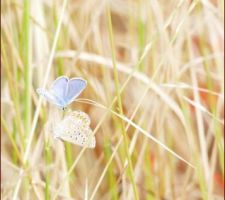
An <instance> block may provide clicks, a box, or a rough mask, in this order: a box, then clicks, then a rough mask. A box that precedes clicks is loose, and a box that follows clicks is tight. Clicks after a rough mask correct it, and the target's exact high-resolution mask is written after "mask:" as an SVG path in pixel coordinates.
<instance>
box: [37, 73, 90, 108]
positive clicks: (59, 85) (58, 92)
mask: <svg viewBox="0 0 225 200" xmlns="http://www.w3.org/2000/svg"><path fill="white" fill-rule="evenodd" d="M86 86H87V81H86V80H84V79H82V78H71V79H69V78H68V77H66V76H60V77H58V78H57V79H56V80H55V81H54V82H53V83H52V86H51V87H50V90H46V89H44V88H38V89H37V93H38V94H39V95H41V96H43V97H44V98H45V99H46V100H47V101H49V102H50V103H53V104H55V105H57V106H59V107H60V108H62V109H64V108H65V107H66V106H67V105H69V104H70V103H71V102H73V101H74V100H75V99H76V98H77V97H78V96H79V95H80V94H81V92H82V91H83V90H84V89H85V88H86Z"/></svg>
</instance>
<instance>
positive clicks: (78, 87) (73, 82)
mask: <svg viewBox="0 0 225 200" xmlns="http://www.w3.org/2000/svg"><path fill="white" fill-rule="evenodd" d="M86 86H87V81H85V80H84V79H82V78H72V79H70V80H69V82H68V87H67V92H66V101H67V104H69V103H71V102H72V101H74V100H75V99H76V98H77V97H78V96H79V95H80V94H81V92H82V91H83V90H84V89H85V88H86Z"/></svg>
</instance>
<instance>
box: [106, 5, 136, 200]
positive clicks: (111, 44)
mask: <svg viewBox="0 0 225 200" xmlns="http://www.w3.org/2000/svg"><path fill="white" fill-rule="evenodd" d="M107 18H108V28H109V38H110V46H111V52H112V62H113V69H114V70H113V72H114V79H115V82H114V83H115V87H116V93H117V98H118V107H119V113H120V114H121V115H123V106H122V99H121V96H120V92H119V91H120V83H119V78H118V71H117V67H116V57H115V47H114V38H113V30H112V21H111V13H110V8H109V5H107ZM121 127H122V130H121V131H122V134H123V137H124V151H125V154H126V157H127V159H128V165H129V166H128V173H129V177H130V179H131V182H132V186H133V192H134V196H135V199H136V200H137V199H139V195H138V191H137V188H136V184H135V180H134V172H133V166H132V161H131V158H130V155H129V152H128V139H127V134H126V130H125V126H124V122H123V120H121Z"/></svg>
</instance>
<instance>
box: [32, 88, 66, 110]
mask: <svg viewBox="0 0 225 200" xmlns="http://www.w3.org/2000/svg"><path fill="white" fill-rule="evenodd" d="M36 91H37V93H38V94H39V95H41V96H42V97H44V98H45V99H46V100H47V101H48V102H50V103H53V104H55V105H57V106H60V107H62V105H61V102H60V100H59V99H58V98H57V97H56V96H55V95H53V94H52V93H51V92H49V91H47V90H45V89H43V88H38V89H37V90H36Z"/></svg>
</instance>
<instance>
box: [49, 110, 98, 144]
mask: <svg viewBox="0 0 225 200" xmlns="http://www.w3.org/2000/svg"><path fill="white" fill-rule="evenodd" d="M53 132H54V135H55V137H56V138H59V139H61V140H64V141H67V142H71V143H73V144H77V145H80V146H83V147H88V148H94V147H95V143H96V141H95V137H94V135H93V132H92V130H91V129H90V119H89V117H88V115H87V114H86V113H84V112H81V111H74V112H71V113H70V114H69V115H68V116H66V117H65V118H64V119H63V120H62V121H61V122H59V124H58V125H57V126H56V127H55V129H54V131H53Z"/></svg>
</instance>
